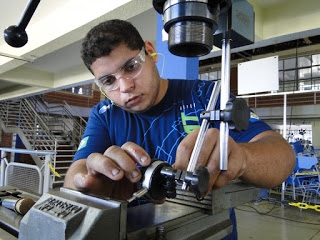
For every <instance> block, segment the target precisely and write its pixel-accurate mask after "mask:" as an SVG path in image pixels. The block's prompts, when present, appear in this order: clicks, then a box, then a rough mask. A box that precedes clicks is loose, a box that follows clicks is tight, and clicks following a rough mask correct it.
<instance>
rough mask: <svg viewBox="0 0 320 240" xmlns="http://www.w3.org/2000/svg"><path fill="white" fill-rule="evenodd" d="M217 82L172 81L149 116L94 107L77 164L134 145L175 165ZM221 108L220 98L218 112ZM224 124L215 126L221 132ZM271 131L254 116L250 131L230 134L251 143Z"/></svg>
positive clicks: (103, 105)
mask: <svg viewBox="0 0 320 240" xmlns="http://www.w3.org/2000/svg"><path fill="white" fill-rule="evenodd" d="M213 86H214V82H209V81H201V80H188V81H187V80H169V86H168V90H167V93H166V94H165V96H164V98H163V99H162V100H161V101H160V102H159V103H158V104H157V105H156V106H154V107H152V108H151V109H149V110H148V111H147V112H144V113H140V114H133V113H129V112H126V111H124V110H122V109H121V108H119V107H118V106H116V105H114V104H112V102H111V101H110V100H108V99H107V100H105V101H102V102H100V103H98V104H97V105H96V106H94V107H93V109H92V113H91V115H90V117H89V120H88V124H87V126H86V130H85V132H84V135H83V137H82V141H81V143H80V145H79V148H78V151H77V152H76V154H75V157H74V160H78V159H82V158H87V157H88V156H89V155H90V154H91V153H93V152H98V153H104V151H105V150H106V149H107V148H108V147H110V146H111V145H117V146H122V145H123V144H124V143H126V142H128V141H130V142H134V143H136V144H138V145H139V146H141V147H143V148H144V149H145V150H146V151H147V152H148V154H149V155H150V157H151V158H157V159H161V160H163V161H166V162H168V163H169V164H173V163H174V162H175V156H176V150H177V147H178V145H179V143H180V142H181V140H182V139H183V138H184V137H185V136H186V135H187V134H188V133H190V132H191V131H192V130H194V129H195V128H199V127H200V125H201V119H200V113H201V112H202V111H204V110H206V107H207V104H208V101H209V99H210V96H211V92H212V89H213ZM219 108H220V102H219V98H218V101H217V105H216V109H219ZM219 125H220V122H216V123H214V124H212V127H216V128H219ZM270 129H271V128H270V127H269V126H268V125H267V124H266V123H264V122H263V121H262V120H260V119H259V118H258V117H257V116H256V115H255V114H254V113H253V112H251V117H250V124H249V127H248V129H247V130H246V131H241V132H236V131H232V130H230V131H229V135H230V136H231V137H232V138H233V139H234V140H235V141H236V142H248V141H250V140H251V139H252V138H253V137H254V136H256V135H257V134H259V133H261V132H263V131H266V130H270Z"/></svg>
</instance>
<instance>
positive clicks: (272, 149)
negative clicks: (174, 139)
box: [174, 128, 295, 189]
mask: <svg viewBox="0 0 320 240" xmlns="http://www.w3.org/2000/svg"><path fill="white" fill-rule="evenodd" d="M197 134H198V130H195V131H192V132H191V133H190V134H189V135H188V136H187V137H186V138H185V139H183V140H182V142H181V143H180V145H179V147H178V150H177V158H176V162H175V164H174V167H175V168H178V169H187V166H188V161H186V159H190V156H191V153H192V150H193V148H194V144H195V141H196V137H197ZM219 159H220V147H219V130H217V129H214V128H210V129H208V131H207V133H206V137H205V140H204V143H203V146H202V149H201V151H200V156H199V159H198V162H197V166H196V167H198V166H200V165H202V166H206V167H207V169H208V171H209V173H210V183H209V186H211V187H210V189H211V188H212V189H217V188H220V187H222V186H224V185H226V184H227V183H228V182H230V181H231V180H234V179H237V178H240V179H242V180H243V181H245V182H248V183H251V184H253V185H255V186H257V187H261V188H270V187H274V186H277V185H278V184H280V183H282V182H283V181H284V180H285V179H286V178H287V177H288V176H289V175H290V173H291V172H292V170H293V169H294V166H295V155H294V152H293V150H292V148H291V146H290V145H289V144H288V143H287V141H286V140H285V139H284V138H283V137H282V136H281V135H280V134H278V133H276V132H275V131H272V130H268V131H265V132H262V133H260V134H258V135H256V136H255V137H254V138H253V139H252V140H251V141H250V142H249V143H236V142H235V141H234V140H233V139H232V138H231V137H229V140H228V169H227V170H223V171H221V170H220V167H219Z"/></svg>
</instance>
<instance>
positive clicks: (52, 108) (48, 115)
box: [0, 96, 86, 184]
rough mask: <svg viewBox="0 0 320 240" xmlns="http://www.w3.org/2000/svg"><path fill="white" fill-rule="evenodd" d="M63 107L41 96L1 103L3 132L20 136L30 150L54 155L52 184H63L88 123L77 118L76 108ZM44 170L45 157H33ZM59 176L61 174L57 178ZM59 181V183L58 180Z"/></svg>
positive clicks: (0, 112)
mask: <svg viewBox="0 0 320 240" xmlns="http://www.w3.org/2000/svg"><path fill="white" fill-rule="evenodd" d="M64 103H65V105H63V104H51V105H49V104H47V103H45V102H44V101H43V99H42V98H41V97H40V96H37V97H29V98H27V99H22V100H19V101H6V102H0V128H2V129H4V132H7V133H17V134H18V135H19V137H20V139H21V140H22V142H23V144H24V146H25V147H26V149H28V150H36V151H54V152H56V153H57V154H54V155H52V156H51V158H52V159H51V162H52V168H53V169H54V170H57V171H53V174H52V175H51V178H52V181H51V183H56V184H61V183H63V176H64V175H65V172H66V171H67V169H68V168H69V166H70V164H71V162H72V159H73V155H74V153H75V151H76V149H77V147H78V145H79V143H80V139H81V136H82V134H83V132H84V127H85V124H86V121H85V120H84V119H83V118H82V117H75V116H74V113H71V112H72V110H73V109H72V108H71V107H70V106H69V105H68V104H67V103H66V102H64ZM31 156H32V158H33V160H34V162H35V163H36V165H37V166H38V167H39V168H41V167H42V166H43V162H44V160H45V159H44V156H43V155H31ZM54 173H58V174H54ZM57 177H59V179H57Z"/></svg>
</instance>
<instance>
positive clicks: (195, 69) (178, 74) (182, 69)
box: [156, 14, 199, 80]
mask: <svg viewBox="0 0 320 240" xmlns="http://www.w3.org/2000/svg"><path fill="white" fill-rule="evenodd" d="M162 30H163V21H162V15H160V14H157V38H156V49H157V52H158V53H161V54H163V56H162V55H159V56H158V58H159V62H158V63H157V67H158V69H159V74H160V75H161V77H162V78H177V79H186V80H192V79H197V78H198V73H199V58H198V57H192V58H191V57H190V58H186V57H178V56H175V55H173V54H172V53H170V52H169V50H168V42H167V40H165V41H163V40H162ZM163 61H164V62H163Z"/></svg>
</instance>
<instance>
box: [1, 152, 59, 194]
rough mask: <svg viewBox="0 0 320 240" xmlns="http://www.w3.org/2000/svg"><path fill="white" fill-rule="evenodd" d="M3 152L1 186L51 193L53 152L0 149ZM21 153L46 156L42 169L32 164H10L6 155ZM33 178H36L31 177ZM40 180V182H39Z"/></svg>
mask: <svg viewBox="0 0 320 240" xmlns="http://www.w3.org/2000/svg"><path fill="white" fill-rule="evenodd" d="M0 151H1V172H0V186H1V187H2V186H7V185H10V186H14V187H19V188H22V189H25V190H30V191H31V192H35V193H38V194H43V193H46V192H48V191H49V188H50V186H51V183H50V167H49V165H50V163H51V159H52V156H53V155H55V154H56V152H53V151H30V150H26V149H13V148H0ZM7 152H11V153H21V154H30V155H38V156H44V158H45V162H44V164H43V166H42V167H41V168H39V167H38V166H35V165H31V164H24V163H17V162H8V160H7V158H6V153H7ZM30 174H32V176H35V177H31V176H30ZM37 180H38V181H37Z"/></svg>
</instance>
